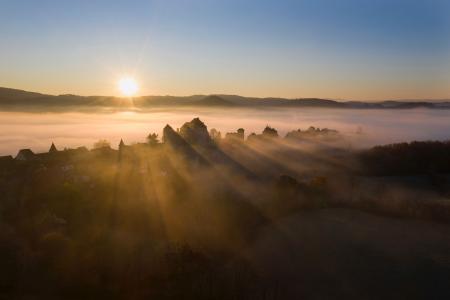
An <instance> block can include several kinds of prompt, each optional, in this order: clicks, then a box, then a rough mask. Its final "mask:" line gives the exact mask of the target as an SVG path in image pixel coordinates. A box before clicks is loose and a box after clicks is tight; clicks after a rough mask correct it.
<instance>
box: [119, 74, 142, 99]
mask: <svg viewBox="0 0 450 300" xmlns="http://www.w3.org/2000/svg"><path fill="white" fill-rule="evenodd" d="M117 86H118V88H119V91H120V93H122V95H123V96H126V97H132V96H134V95H136V93H137V92H138V90H139V86H138V84H137V82H136V80H134V78H132V77H122V78H120V79H119V82H118V83H117Z"/></svg>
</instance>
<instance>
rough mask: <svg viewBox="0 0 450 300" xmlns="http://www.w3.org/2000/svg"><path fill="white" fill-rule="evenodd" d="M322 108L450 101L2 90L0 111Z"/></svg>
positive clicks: (437, 105)
mask: <svg viewBox="0 0 450 300" xmlns="http://www.w3.org/2000/svg"><path fill="white" fill-rule="evenodd" d="M165 106H179V107H186V106H187V107H188V106H195V107H224V108H226V107H230V108H231V107H253V108H258V107H317V108H320V107H323V108H354V109H410V108H419V107H422V108H429V109H450V100H443V101H441V102H436V101H427V100H423V101H422V100H420V101H418V100H415V101H392V100H387V101H378V102H363V101H336V100H330V99H321V98H298V99H286V98H255V97H243V96H238V95H221V94H217V95H193V96H141V97H136V98H132V99H131V100H130V99H127V98H121V97H113V96H78V95H71V94H65V95H58V96H55V95H46V94H40V93H34V92H28V91H23V90H18V89H10V88H1V87H0V110H6V111H8V110H47V109H48V110H71V109H81V110H83V109H89V108H114V109H129V108H135V109H145V108H152V107H165Z"/></svg>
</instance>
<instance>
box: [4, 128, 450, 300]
mask: <svg viewBox="0 0 450 300" xmlns="http://www.w3.org/2000/svg"><path fill="white" fill-rule="evenodd" d="M345 145H347V143H346V142H345V141H344V137H342V136H341V135H340V134H339V132H337V131H334V130H330V129H318V128H313V127H311V128H309V129H307V130H296V131H292V132H290V133H288V134H287V136H286V137H280V136H279V135H278V132H277V130H276V129H275V128H271V127H270V126H267V127H266V128H265V129H264V130H263V132H262V133H261V134H256V133H251V134H249V135H248V136H247V138H245V130H244V129H242V128H241V129H238V130H237V131H236V132H232V133H227V134H224V135H223V136H222V134H221V133H220V132H219V131H217V130H215V129H211V130H210V131H209V132H208V130H207V127H206V126H205V124H203V123H202V122H201V121H200V120H199V119H194V120H192V121H191V122H188V123H186V124H184V125H183V126H182V127H181V128H180V129H177V130H174V129H173V128H171V127H170V126H169V125H168V126H166V127H165V128H164V134H163V137H162V138H161V140H160V139H159V137H158V135H156V134H149V136H148V137H147V141H146V142H145V143H137V144H133V145H126V144H125V143H123V142H121V143H120V145H119V148H118V150H115V149H112V148H111V147H110V145H109V143H108V142H107V141H99V142H98V143H96V145H95V146H94V149H92V150H88V149H87V148H84V147H81V148H78V149H65V150H61V151H58V149H57V148H56V147H55V145H52V146H51V148H50V150H49V152H48V153H41V154H34V153H33V152H32V151H31V150H27V149H24V150H21V151H20V152H19V153H18V155H17V156H16V157H15V158H13V157H1V158H0V200H1V201H0V299H299V298H307V299H330V298H341V299H342V298H358V299H374V298H392V299H398V298H407V299H448V297H449V296H450V291H449V286H450V285H449V284H450V281H449V278H450V228H449V225H448V224H449V222H450V199H449V197H450V182H449V174H450V143H449V142H414V143H410V144H398V145H389V146H380V147H375V148H373V149H369V150H364V151H353V150H349V149H348V147H346V146H345Z"/></svg>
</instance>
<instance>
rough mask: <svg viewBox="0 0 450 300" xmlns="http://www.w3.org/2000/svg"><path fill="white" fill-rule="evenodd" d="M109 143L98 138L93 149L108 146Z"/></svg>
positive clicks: (109, 145)
mask: <svg viewBox="0 0 450 300" xmlns="http://www.w3.org/2000/svg"><path fill="white" fill-rule="evenodd" d="M110 147H111V144H110V143H109V141H107V140H98V141H97V142H95V143H94V149H101V148H110Z"/></svg>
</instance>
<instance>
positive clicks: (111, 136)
mask: <svg viewBox="0 0 450 300" xmlns="http://www.w3.org/2000/svg"><path fill="white" fill-rule="evenodd" d="M194 117H200V118H201V119H202V120H203V121H204V122H205V123H206V124H208V127H209V128H210V129H211V128H216V129H217V130H219V131H221V132H222V134H225V133H226V132H234V131H235V130H236V129H237V128H244V129H245V130H246V135H248V134H250V133H252V132H256V133H260V132H261V131H262V129H263V128H264V127H265V126H266V125H270V126H272V127H274V128H276V129H277V130H278V132H279V133H280V135H281V136H284V135H285V134H286V133H287V132H288V131H290V130H294V129H299V128H300V129H302V130H303V129H307V128H308V127H309V126H315V127H320V128H325V127H326V128H332V129H336V130H338V131H339V132H340V133H341V134H342V135H344V136H345V137H346V138H347V141H348V144H349V146H351V147H353V148H358V147H370V146H373V145H378V144H389V143H395V142H404V141H412V140H446V139H449V138H450V134H449V132H450V121H449V120H450V111H447V110H431V109H411V110H375V109H373V110H362V109H325V108H319V109H314V108H284V109H280V108H266V109H233V108H227V109H224V108H215V109H206V108H184V109H180V108H174V109H154V110H148V111H146V112H115V113H78V112H77V113H75V112H73V113H39V114H37V113H19V112H0V155H13V154H16V153H17V151H18V150H19V149H21V148H31V149H32V150H33V151H34V152H40V151H46V150H48V147H49V145H50V144H51V142H55V143H56V144H57V145H58V146H59V147H60V148H64V147H68V148H73V147H78V146H87V147H89V148H90V147H92V145H93V144H94V143H95V142H96V141H97V140H99V139H107V140H109V141H110V142H111V144H112V145H113V146H114V145H117V144H118V143H119V141H120V139H121V138H123V139H124V140H125V141H126V142H127V143H133V142H141V141H143V140H144V138H145V137H146V136H147V134H148V133H149V132H156V133H159V134H161V132H162V128H163V127H164V126H165V125H166V124H171V125H172V126H173V127H174V128H179V127H181V125H182V124H183V123H184V122H186V121H187V120H190V119H192V118H194Z"/></svg>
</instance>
